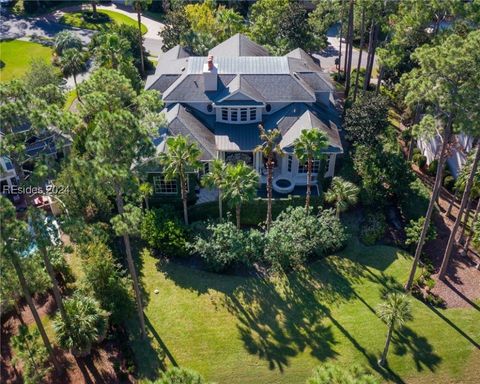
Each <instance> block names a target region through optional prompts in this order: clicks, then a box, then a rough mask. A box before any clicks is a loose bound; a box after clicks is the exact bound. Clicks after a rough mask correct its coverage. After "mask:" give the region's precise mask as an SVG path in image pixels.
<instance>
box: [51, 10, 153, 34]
mask: <svg viewBox="0 0 480 384" xmlns="http://www.w3.org/2000/svg"><path fill="white" fill-rule="evenodd" d="M98 13H99V14H102V13H103V14H106V15H108V16H109V17H110V20H111V21H112V22H114V23H115V24H127V25H131V26H133V27H135V28H138V24H137V21H136V20H134V19H132V18H130V17H128V16H126V15H124V14H122V13H118V12H115V11H107V10H102V11H99V12H98ZM60 22H61V23H63V24H67V25H71V26H73V27H78V28H85V29H94V30H106V29H108V28H110V26H111V22H108V23H91V22H87V21H85V20H84V19H83V17H82V13H81V12H71V13H65V15H63V16H62V17H61V19H60ZM142 33H143V34H145V33H147V27H146V26H145V25H143V24H142Z"/></svg>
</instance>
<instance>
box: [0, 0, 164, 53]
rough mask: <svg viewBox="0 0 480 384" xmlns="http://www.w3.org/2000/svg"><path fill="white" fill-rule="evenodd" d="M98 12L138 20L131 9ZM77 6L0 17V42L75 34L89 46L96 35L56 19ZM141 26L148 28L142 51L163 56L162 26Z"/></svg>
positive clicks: (147, 22) (117, 7)
mask: <svg viewBox="0 0 480 384" xmlns="http://www.w3.org/2000/svg"><path fill="white" fill-rule="evenodd" d="M97 8H98V9H99V10H100V9H106V10H110V11H115V12H118V13H122V14H124V15H126V16H128V17H130V18H131V19H133V20H137V14H136V13H135V12H134V11H133V10H132V9H131V7H125V6H121V5H116V4H112V5H108V6H104V5H99V6H98V7H97ZM79 10H80V7H79V6H73V7H66V8H64V9H63V10H60V11H56V12H54V13H51V14H48V15H45V16H40V17H29V18H25V17H17V16H14V15H12V14H3V13H2V14H1V15H0V39H1V40H4V39H19V38H24V37H29V36H40V37H46V38H54V37H55V35H56V34H57V33H58V32H61V31H64V30H70V31H72V32H73V33H75V34H76V35H77V36H78V37H79V38H80V39H81V40H82V42H83V43H84V44H88V43H89V42H90V40H91V38H92V36H93V34H94V33H95V32H96V31H92V30H88V29H80V28H73V27H70V26H68V25H64V24H60V23H59V19H60V17H61V16H62V15H63V13H64V12H62V11H68V12H74V11H79ZM142 23H143V24H144V25H145V26H146V27H147V29H148V31H147V33H146V34H145V35H144V39H145V43H144V45H145V48H146V49H147V51H149V52H150V55H151V56H158V55H160V54H161V53H162V45H163V43H162V39H161V37H160V36H159V35H158V32H160V31H161V30H162V29H163V27H164V25H163V24H162V23H160V22H158V21H155V20H153V19H150V18H148V17H145V16H142Z"/></svg>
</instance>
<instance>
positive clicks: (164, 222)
mask: <svg viewBox="0 0 480 384" xmlns="http://www.w3.org/2000/svg"><path fill="white" fill-rule="evenodd" d="M140 236H141V238H142V239H143V240H144V241H146V242H147V244H148V245H149V246H150V247H152V248H154V249H156V250H157V251H159V252H161V253H162V254H164V255H166V256H175V257H178V256H184V255H186V254H187V248H186V247H187V240H186V239H187V234H186V230H185V227H184V226H183V225H182V224H181V223H180V221H179V220H178V218H177V217H176V216H174V214H173V213H172V212H168V211H167V210H165V209H159V208H157V209H152V210H150V211H148V212H147V213H146V214H145V216H144V217H143V220H142V223H141V225H140Z"/></svg>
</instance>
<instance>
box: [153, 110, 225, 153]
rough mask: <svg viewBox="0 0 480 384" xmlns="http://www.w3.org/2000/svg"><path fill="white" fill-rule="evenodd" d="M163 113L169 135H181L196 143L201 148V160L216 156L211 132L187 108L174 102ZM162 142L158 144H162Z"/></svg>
mask: <svg viewBox="0 0 480 384" xmlns="http://www.w3.org/2000/svg"><path fill="white" fill-rule="evenodd" d="M165 115H166V118H167V121H168V131H169V133H170V134H171V135H173V136H176V135H183V136H186V137H189V138H191V139H192V140H193V141H195V142H196V143H198V145H199V147H200V149H201V150H202V156H201V158H200V159H201V160H211V159H214V158H215V157H216V149H215V137H214V135H213V133H212V132H211V131H210V130H209V129H208V128H207V127H206V126H205V125H204V124H203V123H202V122H200V121H199V120H198V119H197V118H196V117H195V116H193V115H192V114H191V113H190V112H189V111H188V110H187V108H185V107H184V106H183V105H181V104H175V105H174V106H173V107H172V108H169V109H168V110H166V111H165ZM162 142H163V141H162ZM162 142H160V143H159V144H158V145H159V146H160V145H162Z"/></svg>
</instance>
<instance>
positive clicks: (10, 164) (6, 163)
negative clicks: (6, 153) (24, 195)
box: [4, 157, 13, 171]
mask: <svg viewBox="0 0 480 384" xmlns="http://www.w3.org/2000/svg"><path fill="white" fill-rule="evenodd" d="M4 159H5V167H6V168H7V171H10V170H11V169H13V164H12V162H11V161H10V159H7V158H6V157H4Z"/></svg>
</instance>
